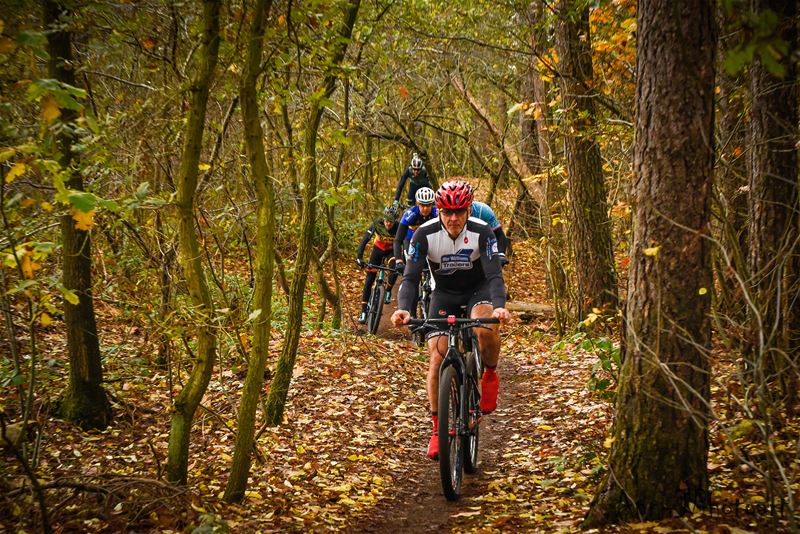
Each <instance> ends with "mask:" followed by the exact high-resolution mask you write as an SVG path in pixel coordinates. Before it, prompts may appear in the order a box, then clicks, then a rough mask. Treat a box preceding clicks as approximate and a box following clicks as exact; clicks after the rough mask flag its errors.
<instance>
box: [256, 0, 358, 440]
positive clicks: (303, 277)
mask: <svg viewBox="0 0 800 534" xmlns="http://www.w3.org/2000/svg"><path fill="white" fill-rule="evenodd" d="M360 5H361V0H350V2H349V4H348V6H347V8H346V10H345V14H344V21H343V23H342V32H341V39H339V40H338V41H337V42H336V43H335V44H334V45H333V49H332V52H331V55H330V58H329V61H328V62H327V68H326V74H325V79H324V81H323V84H322V87H321V88H320V90H319V91H317V92H316V94H315V97H314V98H313V100H312V102H311V110H310V111H309V115H308V120H307V122H306V127H305V132H304V154H303V156H304V161H305V172H304V175H305V189H304V191H303V217H302V219H301V224H300V243H299V244H298V251H297V259H296V260H295V271H294V272H295V275H294V279H292V287H291V291H290V296H289V313H288V315H289V324H288V325H287V326H286V332H285V335H284V344H283V350H282V351H281V355H280V357H279V358H278V364H277V366H276V369H275V377H274V378H273V380H272V385H271V386H270V389H269V395H268V396H267V402H266V406H265V417H266V420H267V422H268V423H269V424H271V425H273V426H277V425H279V424H280V423H281V420H282V419H283V410H284V407H285V406H286V396H287V395H288V393H289V384H290V382H291V379H292V371H293V369H294V362H295V360H296V358H297V345H298V343H299V341H300V329H301V328H302V326H303V297H304V296H305V288H306V281H307V279H308V270H309V269H308V267H309V263H310V261H311V254H312V253H313V246H312V244H313V243H312V239H313V236H314V226H315V224H316V214H317V209H316V200H315V197H316V195H317V149H316V145H317V133H318V130H319V123H320V120H321V119H322V112H323V110H324V105H323V101H324V100H326V99H327V98H329V97H330V96H331V94H333V90H334V89H335V88H336V79H337V75H336V73H335V72H334V70H335V69H336V67H338V65H339V64H340V63H341V62H342V60H343V59H344V55H345V52H346V51H347V44H348V42H349V41H350V36H351V35H352V33H353V26H354V25H355V22H356V17H357V15H358V8H359V6H360ZM317 95H318V96H317Z"/></svg>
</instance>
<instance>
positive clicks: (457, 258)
mask: <svg viewBox="0 0 800 534" xmlns="http://www.w3.org/2000/svg"><path fill="white" fill-rule="evenodd" d="M470 256H472V249H471V248H462V249H461V250H459V251H458V252H456V253H455V254H447V255H445V256H442V261H441V263H439V270H438V271H437V272H438V273H439V274H453V273H454V272H456V271H468V270H469V269H472V260H470V259H469V258H470Z"/></svg>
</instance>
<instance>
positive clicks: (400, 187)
mask: <svg viewBox="0 0 800 534" xmlns="http://www.w3.org/2000/svg"><path fill="white" fill-rule="evenodd" d="M407 179H408V177H407V176H406V174H405V173H403V176H401V177H400V182H399V183H398V184H397V190H396V191H395V192H394V200H395V202H399V201H400V193H402V192H403V187H404V186H405V185H406V180H407Z"/></svg>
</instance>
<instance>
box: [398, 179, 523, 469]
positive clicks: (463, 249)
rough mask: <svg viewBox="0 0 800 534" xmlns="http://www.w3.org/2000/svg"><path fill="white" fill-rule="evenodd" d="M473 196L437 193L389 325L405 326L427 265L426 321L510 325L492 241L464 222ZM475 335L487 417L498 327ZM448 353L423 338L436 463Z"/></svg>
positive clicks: (482, 228) (440, 342)
mask: <svg viewBox="0 0 800 534" xmlns="http://www.w3.org/2000/svg"><path fill="white" fill-rule="evenodd" d="M473 197H474V193H473V189H472V186H471V185H469V184H468V183H467V182H464V181H462V180H452V181H448V182H445V183H444V184H442V186H441V187H440V188H439V190H438V191H437V192H436V207H437V209H438V215H439V216H438V217H437V218H436V219H433V220H430V221H428V222H427V223H425V224H423V225H422V226H420V227H419V228H417V231H416V232H414V236H413V237H412V238H411V246H410V247H409V251H408V265H407V266H406V270H405V280H404V282H403V284H402V285H401V286H400V291H399V295H398V299H397V301H398V304H397V310H396V311H395V312H394V313H393V314H392V324H394V325H395V326H397V327H399V326H402V325H405V324H408V321H409V319H410V318H411V313H410V310H411V309H412V304H413V303H414V301H415V299H416V297H417V284H418V282H419V278H420V273H421V272H422V268H423V267H424V264H425V263H427V264H429V265H430V269H431V274H432V276H433V279H434V280H435V282H436V287H435V288H434V290H433V293H432V294H431V305H430V311H429V315H430V316H431V317H445V316H447V315H456V316H458V315H461V313H462V312H461V306H466V309H467V314H468V315H469V316H470V317H473V318H477V317H495V318H497V319H499V320H500V321H501V322H502V323H506V322H508V321H509V320H510V319H511V314H510V313H509V312H508V310H506V309H505V302H506V287H505V282H504V281H503V273H502V268H501V266H500V257H499V253H498V250H497V239H496V238H495V236H494V234H493V233H492V231H491V229H490V228H489V226H488V225H487V224H486V223H484V222H483V221H481V220H479V219H475V218H471V217H470V216H469V213H470V208H471V204H472V201H473ZM475 334H476V336H477V338H478V345H479V346H480V352H481V356H482V359H483V364H484V367H485V371H484V373H483V376H482V377H481V391H482V393H481V401H480V409H481V412H483V413H491V412H493V411H494V410H495V408H496V407H497V392H498V390H499V387H500V380H499V378H498V377H497V371H496V367H497V362H498V360H499V357H500V332H499V328H498V325H492V326H491V327H490V328H476V329H475ZM446 353H447V332H441V331H434V332H431V333H429V334H428V354H429V357H430V363H429V367H428V379H427V390H428V400H429V402H430V409H431V417H432V419H433V428H434V430H433V435H432V436H431V439H430V441H429V443H428V457H429V458H431V459H432V460H435V459H437V458H438V457H439V440H438V437H437V435H436V429H437V425H438V413H437V409H438V404H439V367H440V366H441V363H442V359H443V358H444V355H445V354H446Z"/></svg>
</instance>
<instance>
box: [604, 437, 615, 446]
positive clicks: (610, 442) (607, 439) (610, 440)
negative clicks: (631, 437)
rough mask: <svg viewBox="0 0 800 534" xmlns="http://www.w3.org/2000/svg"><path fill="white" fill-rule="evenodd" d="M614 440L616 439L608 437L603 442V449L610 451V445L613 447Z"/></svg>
mask: <svg viewBox="0 0 800 534" xmlns="http://www.w3.org/2000/svg"><path fill="white" fill-rule="evenodd" d="M616 439H617V438H615V437H614V436H608V437H607V438H606V440H605V441H604V442H603V447H605V448H606V449H610V448H611V445H613V443H614V440H616Z"/></svg>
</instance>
